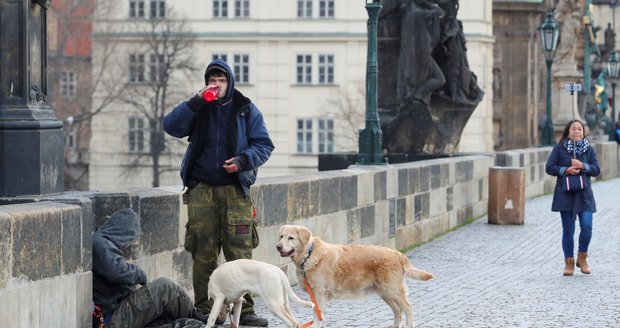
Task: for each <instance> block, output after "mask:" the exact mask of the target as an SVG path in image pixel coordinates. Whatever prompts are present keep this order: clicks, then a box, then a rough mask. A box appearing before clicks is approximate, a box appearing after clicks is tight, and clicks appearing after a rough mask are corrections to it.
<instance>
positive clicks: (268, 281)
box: [206, 259, 314, 328]
mask: <svg viewBox="0 0 620 328" xmlns="http://www.w3.org/2000/svg"><path fill="white" fill-rule="evenodd" d="M246 293H255V294H258V295H260V296H261V297H262V298H263V300H264V302H265V304H266V305H267V307H268V308H269V310H270V311H271V312H272V313H273V314H275V315H276V316H278V318H280V319H282V321H284V322H285V323H286V325H287V326H288V327H291V328H293V327H294V328H297V327H299V324H298V323H297V320H296V319H295V317H293V315H292V313H291V308H290V307H289V304H288V297H287V295H288V296H290V297H291V298H292V299H293V300H294V301H295V302H297V303H299V304H301V305H302V306H304V307H308V308H314V304H312V303H311V302H306V301H304V300H302V299H300V298H299V297H298V296H297V295H295V293H294V292H293V290H292V289H291V285H290V283H289V281H288V278H287V277H286V274H284V272H283V271H282V270H280V268H278V267H276V266H275V265H271V264H269V263H265V262H261V261H255V260H246V259H241V260H235V261H231V262H226V263H224V264H222V265H220V266H219V267H218V268H217V269H215V271H213V274H211V278H210V280H209V292H208V294H209V299H213V301H214V302H213V309H212V310H211V313H213V314H215V313H220V311H221V309H222V306H223V305H224V304H226V305H228V304H231V303H234V307H233V310H232V311H233V314H234V317H233V318H232V319H231V320H232V321H233V322H232V323H233V325H234V326H233V327H236V326H239V317H240V316H241V303H242V302H243V295H245V294H246ZM217 317H218V316H216V315H210V316H209V321H208V322H207V326H206V327H207V328H211V327H213V326H214V325H215V319H217Z"/></svg>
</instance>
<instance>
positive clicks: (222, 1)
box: [213, 0, 228, 17]
mask: <svg viewBox="0 0 620 328" xmlns="http://www.w3.org/2000/svg"><path fill="white" fill-rule="evenodd" d="M213 17H228V0H213Z"/></svg>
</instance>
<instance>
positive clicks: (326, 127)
mask: <svg viewBox="0 0 620 328" xmlns="http://www.w3.org/2000/svg"><path fill="white" fill-rule="evenodd" d="M318 135H319V153H320V154H323V153H333V152H334V120H331V119H319V133H318Z"/></svg>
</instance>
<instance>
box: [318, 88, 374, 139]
mask: <svg viewBox="0 0 620 328" xmlns="http://www.w3.org/2000/svg"><path fill="white" fill-rule="evenodd" d="M364 87H365V86H364V85H363V84H362V83H358V84H355V85H353V86H351V87H349V88H347V87H339V88H338V89H337V90H335V91H334V92H333V93H332V94H331V95H330V96H329V97H327V98H326V99H325V105H324V106H323V108H324V114H325V115H326V116H328V117H329V116H331V117H333V118H334V119H335V121H336V122H335V123H336V124H337V125H338V127H337V128H336V139H337V140H339V142H338V147H337V148H338V151H357V147H358V142H359V141H358V140H359V129H360V128H362V127H364V120H365V116H364V114H365V112H366V101H365V99H366V96H365V95H366V90H365V88H364Z"/></svg>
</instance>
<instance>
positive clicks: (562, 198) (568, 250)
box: [546, 120, 601, 276]
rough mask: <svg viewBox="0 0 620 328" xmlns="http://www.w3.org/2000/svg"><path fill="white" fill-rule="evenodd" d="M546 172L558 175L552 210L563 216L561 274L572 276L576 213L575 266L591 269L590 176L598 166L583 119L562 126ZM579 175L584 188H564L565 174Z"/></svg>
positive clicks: (597, 171) (584, 270) (592, 206)
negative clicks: (589, 261) (577, 235)
mask: <svg viewBox="0 0 620 328" xmlns="http://www.w3.org/2000/svg"><path fill="white" fill-rule="evenodd" d="M546 172H547V174H549V175H554V176H557V180H556V185H555V190H554V192H553V203H552V205H551V210H552V211H554V212H560V217H561V219H562V250H563V252H564V260H565V261H564V262H565V265H566V266H565V268H564V275H565V276H572V275H573V272H574V270H575V258H574V248H575V242H574V234H575V221H576V218H577V216H578V217H579V227H580V229H581V231H580V232H579V247H578V255H577V267H579V268H581V272H582V273H586V274H588V273H590V267H589V265H588V262H587V261H586V258H587V256H588V246H589V244H590V240H591V239H592V213H594V212H596V203H595V201H594V194H593V193H592V188H591V187H590V186H591V182H590V177H596V176H598V175H599V174H600V172H601V170H600V168H599V166H598V161H597V159H596V152H595V151H594V148H593V147H592V146H591V145H590V143H589V142H588V139H586V135H585V129H584V125H583V122H581V121H579V120H571V121H569V122H568V123H567V124H566V126H565V127H564V132H563V133H562V138H561V139H560V141H559V142H558V144H556V145H555V146H554V147H553V150H552V151H551V154H550V155H549V158H548V159H547V164H546ZM579 175H581V176H582V181H583V182H584V186H585V188H584V189H582V190H578V191H566V190H565V188H566V186H565V181H566V179H567V177H568V176H579Z"/></svg>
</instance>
